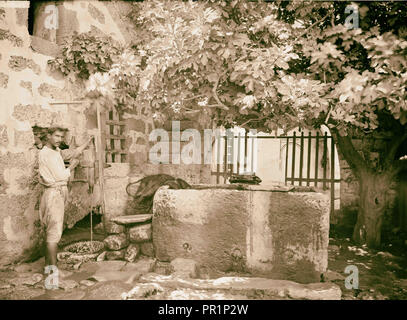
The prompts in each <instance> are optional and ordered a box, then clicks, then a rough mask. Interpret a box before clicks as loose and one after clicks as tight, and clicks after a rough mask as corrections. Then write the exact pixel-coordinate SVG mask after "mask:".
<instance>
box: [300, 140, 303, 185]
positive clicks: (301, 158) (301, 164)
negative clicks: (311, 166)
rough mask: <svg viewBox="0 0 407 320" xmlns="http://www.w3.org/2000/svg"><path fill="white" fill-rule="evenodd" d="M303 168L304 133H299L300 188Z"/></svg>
mask: <svg viewBox="0 0 407 320" xmlns="http://www.w3.org/2000/svg"><path fill="white" fill-rule="evenodd" d="M303 166H304V132H301V147H300V186H302V169H303Z"/></svg>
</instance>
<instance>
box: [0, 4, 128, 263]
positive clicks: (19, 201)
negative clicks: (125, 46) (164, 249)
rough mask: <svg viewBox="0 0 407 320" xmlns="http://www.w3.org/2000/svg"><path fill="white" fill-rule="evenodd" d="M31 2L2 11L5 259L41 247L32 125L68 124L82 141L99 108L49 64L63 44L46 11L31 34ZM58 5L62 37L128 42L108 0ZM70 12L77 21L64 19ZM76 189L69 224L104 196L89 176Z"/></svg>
mask: <svg viewBox="0 0 407 320" xmlns="http://www.w3.org/2000/svg"><path fill="white" fill-rule="evenodd" d="M45 4H49V2H48V3H45ZM0 6H1V4H0ZM24 6H25V8H21V7H24ZM28 6H29V1H20V5H19V8H11V7H10V6H7V7H4V8H1V12H0V13H1V14H0V70H1V71H0V95H1V100H0V108H1V112H0V265H4V264H8V263H12V262H16V261H20V260H27V259H30V258H34V257H36V256H38V254H39V252H40V244H41V240H42V237H41V234H40V232H39V230H40V229H39V226H40V224H39V217H38V200H39V192H40V188H39V186H38V184H37V183H36V168H37V156H38V151H39V150H38V149H37V148H36V147H35V145H34V133H33V129H32V128H33V127H34V126H38V127H50V126H54V125H60V126H63V127H67V128H68V129H69V134H68V136H67V141H68V142H69V141H71V138H72V137H75V140H76V145H80V144H81V143H83V142H84V141H85V140H86V139H87V138H88V137H89V135H93V134H95V133H96V121H94V117H90V116H89V114H93V113H95V111H94V110H93V109H92V103H91V102H89V101H86V100H84V99H83V96H84V95H83V94H84V86H83V84H81V83H79V82H76V83H71V82H69V81H67V80H66V79H64V78H63V76H62V75H61V74H59V73H56V72H51V70H50V69H49V67H48V64H47V62H48V60H49V59H52V58H53V57H54V56H55V55H56V54H57V53H58V52H59V47H58V45H57V43H55V42H52V40H56V39H52V37H51V38H49V39H47V37H46V34H45V33H41V32H40V29H41V28H39V26H40V25H41V23H43V22H44V19H45V17H44V16H41V15H40V14H39V15H38V16H36V18H37V17H38V19H36V20H35V25H36V28H37V35H36V36H30V35H29V33H28ZM109 6H110V7H112V6H114V5H109ZM38 8H39V9H41V4H39V7H38ZM58 8H59V9H60V10H59V13H60V17H61V21H60V24H59V26H60V27H61V29H59V31H58V32H59V35H60V36H61V39H62V38H63V37H64V36H67V35H69V34H70V33H71V32H73V31H79V32H86V31H89V30H91V29H92V27H95V28H98V29H99V30H104V31H105V33H106V34H109V35H112V36H113V37H114V38H116V40H119V41H122V42H124V41H126V39H125V37H123V35H122V34H121V31H120V30H121V29H120V28H119V27H118V26H116V25H115V23H114V21H113V18H112V17H111V16H110V14H109V12H110V11H111V9H108V8H107V7H106V6H104V4H103V3H99V2H92V4H91V3H90V2H87V1H78V2H76V1H75V2H64V3H62V2H59V3H58ZM68 16H69V17H70V18H73V19H74V21H71V20H67V21H65V22H66V23H64V20H63V19H65V18H67V17H68ZM102 16H103V17H104V18H103V17H102ZM103 20H104V21H103ZM75 21H76V23H74V22H75ZM71 22H72V23H71ZM121 24H122V22H121ZM64 26H65V27H64ZM68 26H69V27H68ZM71 27H72V28H71ZM73 27H74V28H73ZM74 29H75V30H74ZM93 29H94V28H93ZM102 32H103V31H102ZM50 40H51V41H50ZM78 101H79V102H78ZM71 102H75V103H71ZM86 152H87V154H86V155H84V158H88V159H89V158H92V156H94V155H92V154H91V153H92V150H87V151H86ZM86 152H85V153H86ZM85 171H86V170H85V169H84V168H80V167H79V168H78V169H77V170H76V172H75V178H76V179H83V178H86V172H85ZM70 189H71V190H70V195H71V199H70V202H69V204H68V206H67V208H66V215H65V217H66V219H65V223H66V225H67V226H68V227H72V226H73V225H74V224H75V223H76V222H77V221H78V220H80V219H82V218H83V217H84V216H86V215H87V214H88V213H89V211H90V210H91V209H92V207H94V206H97V205H99V204H100V202H101V195H100V189H99V188H98V185H96V186H95V189H94V192H93V193H91V194H89V193H88V190H89V188H88V185H87V184H84V183H72V184H71V185H70Z"/></svg>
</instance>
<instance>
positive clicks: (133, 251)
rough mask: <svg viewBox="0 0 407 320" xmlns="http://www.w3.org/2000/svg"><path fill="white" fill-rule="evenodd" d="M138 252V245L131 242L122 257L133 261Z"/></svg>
mask: <svg viewBox="0 0 407 320" xmlns="http://www.w3.org/2000/svg"><path fill="white" fill-rule="evenodd" d="M139 254H140V246H139V245H137V244H131V245H129V246H128V247H127V250H126V254H125V256H124V259H125V260H126V261H128V262H134V261H136V259H137V257H138V256H139Z"/></svg>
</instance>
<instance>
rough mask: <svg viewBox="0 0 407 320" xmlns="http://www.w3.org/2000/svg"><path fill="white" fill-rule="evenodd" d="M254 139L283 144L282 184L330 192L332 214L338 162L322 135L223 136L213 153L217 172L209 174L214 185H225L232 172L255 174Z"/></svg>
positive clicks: (330, 143) (329, 138)
mask: <svg viewBox="0 0 407 320" xmlns="http://www.w3.org/2000/svg"><path fill="white" fill-rule="evenodd" d="M256 139H282V140H283V141H285V148H286V149H285V173H284V181H285V184H286V185H287V184H291V185H298V186H315V187H317V188H322V190H328V189H329V190H330V198H331V204H330V206H331V213H333V211H334V209H335V207H334V201H335V199H336V198H335V184H337V183H340V182H341V179H340V178H338V177H336V176H335V165H336V164H338V163H337V162H336V161H339V160H338V159H336V157H335V150H336V149H335V143H334V140H333V138H332V136H329V135H328V134H327V133H325V134H323V135H321V134H320V133H319V132H317V133H316V134H312V133H311V132H309V133H308V134H307V135H305V134H304V132H301V133H297V132H293V133H292V135H289V136H257V135H249V134H248V132H247V131H246V132H245V134H240V133H239V134H238V135H235V134H233V133H231V132H230V133H229V134H228V133H226V134H225V135H222V136H220V137H218V139H217V140H218V143H217V144H216V145H217V147H215V150H214V151H215V152H214V153H215V157H216V159H215V160H216V163H215V166H216V171H212V172H211V174H212V175H213V176H216V183H217V184H219V183H221V181H220V180H221V179H222V180H223V183H227V179H228V178H229V177H230V176H231V175H232V174H233V173H235V174H236V173H243V172H248V173H253V174H254V173H255V167H256V166H255V163H254V158H255V157H254V153H255V143H254V141H255V140H256ZM221 141H222V142H221ZM236 141H237V142H236ZM249 141H251V143H250V142H249ZM236 144H237V146H236ZM290 146H291V148H290ZM234 148H237V154H238V156H237V157H235V156H233V150H234ZM297 148H299V154H297V151H296V149H297ZM290 151H291V152H290ZM240 155H242V156H240ZM235 158H237V159H235ZM242 158H243V163H242V162H241V160H242ZM242 171H243V172H242ZM321 171H322V172H321ZM260 178H261V177H260Z"/></svg>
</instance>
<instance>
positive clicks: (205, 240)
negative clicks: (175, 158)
mask: <svg viewBox="0 0 407 320" xmlns="http://www.w3.org/2000/svg"><path fill="white" fill-rule="evenodd" d="M195 187H199V188H198V189H187V190H172V189H159V190H158V191H157V193H156V195H155V198H154V207H153V212H154V214H153V225H152V227H153V244H154V249H155V253H156V258H158V259H159V260H161V261H171V260H173V259H175V258H189V259H193V260H195V261H196V262H197V263H198V266H199V268H203V269H205V270H217V271H221V272H228V271H232V272H241V273H250V274H252V275H257V276H259V275H261V276H265V277H268V278H273V279H286V280H293V281H297V282H301V283H310V282H318V281H320V275H321V273H323V272H325V271H326V270H327V265H328V242H329V197H328V196H327V195H325V194H323V193H319V192H297V191H295V189H294V188H293V187H291V188H289V187H283V186H272V187H262V186H247V185H246V186H244V187H243V188H242V186H240V189H244V190H237V188H239V186H236V188H235V189H233V188H234V186H231V185H225V186H224V187H225V188H219V185H217V186H216V187H215V186H210V185H207V186H205V185H200V186H195Z"/></svg>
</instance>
